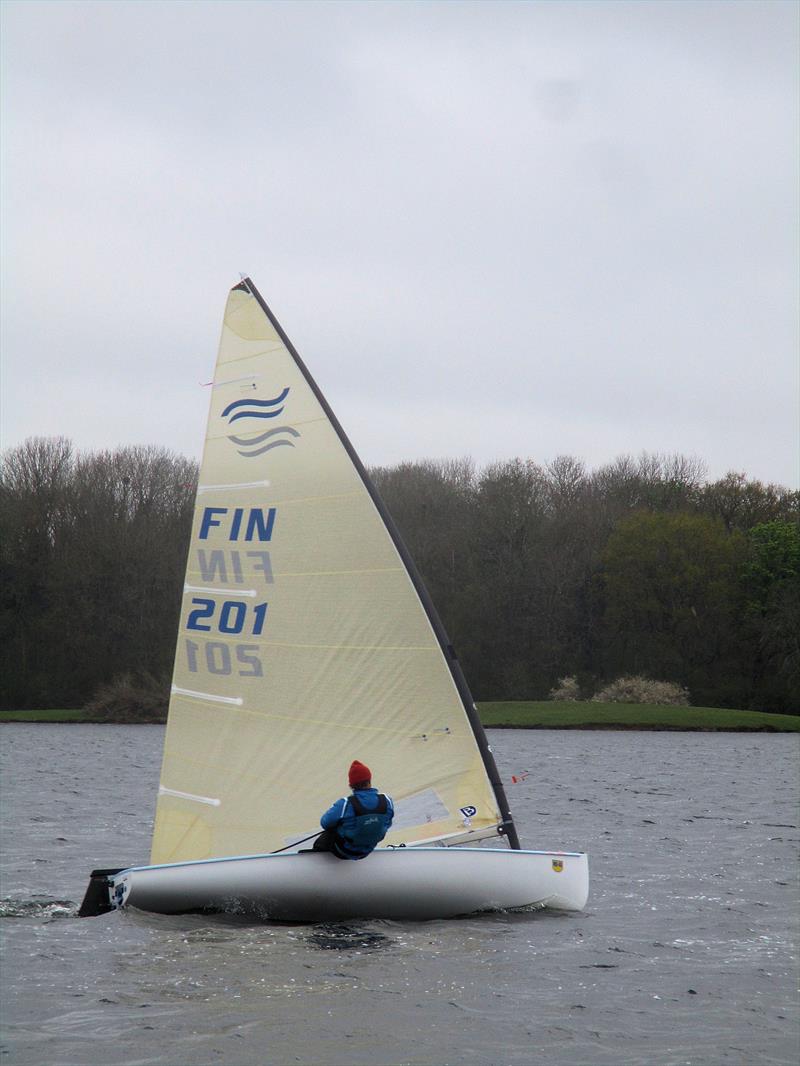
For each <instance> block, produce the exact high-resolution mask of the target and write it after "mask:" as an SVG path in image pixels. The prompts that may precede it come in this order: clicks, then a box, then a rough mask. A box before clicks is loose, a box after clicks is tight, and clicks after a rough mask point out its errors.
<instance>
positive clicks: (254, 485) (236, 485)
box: [197, 481, 269, 496]
mask: <svg viewBox="0 0 800 1066" xmlns="http://www.w3.org/2000/svg"><path fill="white" fill-rule="evenodd" d="M268 488H269V482H268V481H238V482H231V483H230V484H228V485H198V486H197V494H198V496H200V495H202V494H203V493H204V492H226V491H227V490H228V489H268Z"/></svg>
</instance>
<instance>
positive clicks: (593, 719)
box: [478, 701, 800, 733]
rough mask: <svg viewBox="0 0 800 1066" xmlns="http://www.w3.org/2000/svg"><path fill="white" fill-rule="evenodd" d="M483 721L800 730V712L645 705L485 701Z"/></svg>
mask: <svg viewBox="0 0 800 1066" xmlns="http://www.w3.org/2000/svg"><path fill="white" fill-rule="evenodd" d="M478 711H479V713H480V716H481V721H482V722H483V724H484V725H485V726H487V727H489V726H496V727H500V726H507V727H514V728H516V729H685V730H697V729H704V730H705V729H710V730H737V731H748V730H759V731H765V730H771V731H772V730H774V731H777V732H782V733H784V732H787V733H788V732H790V733H796V732H798V731H800V715H796V714H763V713H762V712H761V711H735V710H725V709H721V708H719V707H656V706H653V705H652V704H642V703H552V702H550V701H541V702H535V701H534V702H530V703H528V702H522V701H515V702H513V703H481V704H479V705H478Z"/></svg>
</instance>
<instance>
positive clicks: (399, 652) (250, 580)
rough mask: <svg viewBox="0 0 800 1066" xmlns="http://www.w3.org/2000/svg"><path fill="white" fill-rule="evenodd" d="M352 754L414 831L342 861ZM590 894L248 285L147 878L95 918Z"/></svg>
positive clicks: (434, 911)
mask: <svg viewBox="0 0 800 1066" xmlns="http://www.w3.org/2000/svg"><path fill="white" fill-rule="evenodd" d="M355 758H357V759H359V760H361V761H362V762H364V763H366V764H367V765H368V766H369V767H371V768H372V771H373V774H374V776H375V779H376V784H378V785H379V787H380V789H381V790H382V791H385V792H386V793H388V794H389V795H391V796H392V797H393V799H394V804H395V812H396V814H395V819H394V822H393V824H392V826H391V829H390V831H389V833H388V834H387V836H386V838H385V839H384V841H383V842H382V844H381V846H379V847H378V848H376V849H375V850H374V851H373V852H372V853H371V854H370V855H369V856H368V857H367V858H365V859H362V860H360V861H346V860H345V861H343V860H340V859H338V858H336V857H335V856H334V855H331V854H329V853H323V852H315V851H313V850H312V849H311V848H310V846H308V845H307V841H308V840H309V839H311V838H313V836H314V835H315V833H317V832H318V831H319V821H318V819H319V816H320V813H321V812H322V811H323V810H324V809H325V808H326V807H327V806H328V805H329V804H330V803H331V802H332V801H333V800H334V799H335V798H336V797H337V796H341V795H342V794H343V792H346V791H347V790H346V788H345V781H346V774H347V767H348V766H349V765H350V762H351V760H353V759H355ZM304 844H306V845H307V846H306V847H305V848H304V847H303V845H304ZM492 845H494V846H492ZM587 895H588V861H587V857H586V855H585V854H582V853H579V852H562V851H557V852H556V851H529V850H523V849H522V848H521V847H520V842H519V838H518V835H517V831H516V827H515V825H514V821H513V818H512V815H511V811H510V809H509V805H508V800H507V797H506V794H505V791H504V788H503V785H502V782H501V780H500V776H499V774H498V770H497V766H496V764H495V760H494V757H493V755H492V752H491V749H490V747H489V744H488V742H487V739H486V735H485V733H484V731H483V728H482V726H481V723H480V720H479V718H478V714H477V710H476V708H475V705H474V703H473V701H472V697H471V695H470V692H469V689H468V687H467V683H466V680H465V678H464V675H463V672H462V670H461V666H460V664H459V661H458V659H457V657H456V654H455V651H454V650H453V647H452V645H451V644H450V642H449V640H448V638H447V635H446V633H445V630H444V628H443V626H442V623H441V621H440V619H439V617H438V615H437V613H436V610H435V608H434V605H433V603H432V602H431V599H430V596H429V595H428V593H427V591H426V589H425V586H424V585H423V582H422V580H421V578H420V576H419V574H418V573H417V570H416V568H415V566H414V564H413V561H412V559H411V558H410V556H409V553H408V551H407V549H406V548H405V546H404V544H403V542H402V539H401V537H400V535H399V533H398V531H397V528H396V527H395V525H394V522H393V521H392V518H391V516H390V515H389V513H388V511H387V509H386V507H385V506H384V504H383V502H382V501H381V499H380V497H379V495H378V493H377V491H376V489H375V487H374V485H373V484H372V482H371V480H370V478H369V476H368V474H367V472H366V470H365V468H364V466H363V465H362V463H361V461H360V460H359V458H358V456H357V455H356V452H355V451H354V449H353V447H352V445H351V443H350V441H349V440H348V438H347V436H346V435H345V433H344V431H343V429H342V427H341V426H340V424H339V422H338V421H337V419H336V417H335V415H334V414H333V412H332V410H331V408H330V406H329V405H328V403H327V401H326V400H325V398H324V396H323V395H322V393H321V391H320V389H319V388H318V386H317V384H316V382H315V381H314V379H313V378H312V376H311V375H310V373H309V372H308V370H307V368H306V366H305V364H304V363H303V361H302V360H301V358H300V356H299V355H298V353H297V351H296V350H295V348H294V347H293V345H292V343H291V341H290V340H289V338H288V337H287V336H286V334H285V333H284V331H283V329H282V328H281V326H280V325H279V323H278V321H277V319H276V318H275V316H274V315H273V313H272V311H271V310H270V308H269V307H268V306H267V304H266V303H265V302H264V300H263V298H262V297H261V295H260V293H259V292H258V291H257V289H256V287H255V285H254V284H253V283H252V281H251V280H250V279H249V278H243V280H242V281H241V282H240V283H239V284H238V285H236V286H235V287H234V288H233V289H232V290H231V291H230V294H229V296H228V301H227V305H226V308H225V316H224V321H223V327H222V337H221V341H220V346H219V354H218V358H217V365H216V371H215V375H214V381H213V387H212V389H211V405H210V412H209V418H208V428H207V435H206V441H205V448H204V453H203V460H202V464H201V469H200V479H199V484H198V487H197V497H196V505H195V513H194V522H193V529H192V535H191V542H190V548H189V557H188V562H187V568H186V581H185V585H184V594H183V605H182V610H181V617H180V624H179V631H178V639H177V649H176V656H175V670H174V677H173V684H172V691H171V698H170V705H169V715H168V721H167V728H166V734H165V740H164V752H163V762H162V768H161V780H160V786H159V790H158V799H157V806H156V815H155V823H154V829H153V840H152V851H151V855H150V862H149V864H148V865H142V866H131V867H128V868H126V869H103V870H95V871H93V872H92V875H91V880H90V884H89V888H88V889H87V893H86V897H85V899H84V901H83V904H82V906H81V910H80V913H81V914H82V915H94V914H101V913H105V912H108V911H110V910H113V909H116V908H121V907H135V908H139V909H141V910H144V911H153V912H158V913H162V914H175V913H186V912H194V911H228V912H235V913H242V914H246V915H252V916H255V917H257V918H261V919H266V920H290V921H316V920H330V919H345V918H388V919H433V918H447V917H453V916H458V915H464V914H471V913H475V912H480V911H491V910H498V909H509V908H520V907H552V908H558V909H562V910H581V909H582V908H583V907H584V905H585V903H586V899H587Z"/></svg>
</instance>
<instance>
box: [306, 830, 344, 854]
mask: <svg viewBox="0 0 800 1066" xmlns="http://www.w3.org/2000/svg"><path fill="white" fill-rule="evenodd" d="M335 842H336V834H335V833H334V832H332V831H331V830H330V829H323V830H322V832H321V833H320V835H319V836H318V837H317V839H316V840H315V841H314V848H313V850H314V851H330V852H332V854H334V855H335V856H336V858H337V859H341V858H344V856H342V855H339V854H338V853H337V852H336V851H335V849H334V844H335Z"/></svg>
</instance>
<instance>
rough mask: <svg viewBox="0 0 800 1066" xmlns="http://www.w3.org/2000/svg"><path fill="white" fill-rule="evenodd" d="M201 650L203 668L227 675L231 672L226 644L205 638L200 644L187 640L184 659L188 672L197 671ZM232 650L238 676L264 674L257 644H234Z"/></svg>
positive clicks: (228, 650) (193, 672)
mask: <svg viewBox="0 0 800 1066" xmlns="http://www.w3.org/2000/svg"><path fill="white" fill-rule="evenodd" d="M201 651H202V653H203V659H205V664H204V665H205V669H206V670H207V671H208V672H209V673H210V674H220V675H222V676H223V677H227V676H228V675H230V674H232V673H233V656H232V655H231V649H230V648H229V647H228V645H227V644H223V643H222V641H221V640H206V641H203V643H202V645H201V644H195V642H194V641H193V640H187V641H186V659H187V662H188V666H189V672H190V673H192V674H196V673H197V668H198V664H199V662H200V654H201ZM233 652H234V654H235V656H236V673H237V674H238V675H239V677H263V676H264V667H263V666H262V665H261V659H260V658H259V655H258V645H257V644H234V646H233Z"/></svg>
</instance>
